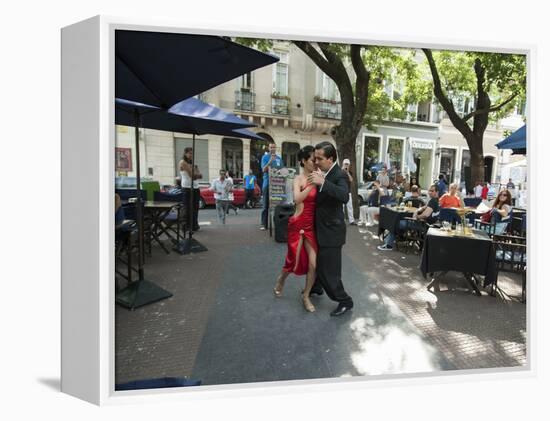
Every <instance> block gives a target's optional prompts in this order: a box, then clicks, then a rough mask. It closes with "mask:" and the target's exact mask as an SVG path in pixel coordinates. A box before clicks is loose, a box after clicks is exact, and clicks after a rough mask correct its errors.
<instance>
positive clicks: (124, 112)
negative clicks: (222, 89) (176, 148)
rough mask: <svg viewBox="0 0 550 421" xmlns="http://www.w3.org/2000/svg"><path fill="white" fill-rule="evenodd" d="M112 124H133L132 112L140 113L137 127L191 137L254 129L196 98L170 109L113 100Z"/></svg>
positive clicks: (241, 120)
mask: <svg viewBox="0 0 550 421" xmlns="http://www.w3.org/2000/svg"><path fill="white" fill-rule="evenodd" d="M115 104H116V107H115V108H116V109H115V123H116V124H120V125H123V126H133V125H134V124H135V115H134V113H135V111H136V110H138V112H139V119H140V127H145V128H147V129H156V130H165V131H169V132H179V133H191V134H197V135H201V134H206V133H210V134H220V135H227V134H229V133H230V132H231V131H232V130H237V129H242V128H246V127H253V126H254V124H252V123H250V122H249V121H248V120H244V119H242V118H239V117H237V116H236V115H234V114H231V113H228V112H225V111H223V110H221V109H220V108H217V107H214V106H213V105H210V104H207V103H206V102H203V101H201V100H199V99H196V98H188V99H186V100H184V101H181V102H179V103H177V104H175V105H174V106H172V107H170V108H169V109H168V110H167V111H165V110H164V109H162V108H160V107H156V106H153V105H149V104H142V103H139V102H135V101H129V100H126V99H121V98H116V100H115Z"/></svg>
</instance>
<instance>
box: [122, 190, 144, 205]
mask: <svg viewBox="0 0 550 421" xmlns="http://www.w3.org/2000/svg"><path fill="white" fill-rule="evenodd" d="M115 193H116V194H118V195H119V196H120V200H122V201H123V202H124V201H127V200H128V199H133V198H136V197H137V190H136V189H115ZM141 200H143V201H146V200H147V192H146V191H145V190H141Z"/></svg>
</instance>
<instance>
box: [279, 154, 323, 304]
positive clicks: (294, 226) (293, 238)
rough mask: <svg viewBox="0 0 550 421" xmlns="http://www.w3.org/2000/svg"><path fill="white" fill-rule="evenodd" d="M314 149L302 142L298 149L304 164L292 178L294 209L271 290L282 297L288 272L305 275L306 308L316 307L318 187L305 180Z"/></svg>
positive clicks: (304, 300) (304, 296)
mask: <svg viewBox="0 0 550 421" xmlns="http://www.w3.org/2000/svg"><path fill="white" fill-rule="evenodd" d="M314 153H315V149H314V148H313V146H309V145H308V146H305V147H303V148H302V149H300V152H299V153H298V159H299V161H300V166H301V167H302V168H303V171H302V174H300V175H298V176H297V177H296V178H295V179H294V203H295V204H296V211H295V212H294V215H293V216H292V217H291V218H290V219H289V220H288V250H287V254H286V259H285V264H284V266H283V269H282V270H281V273H280V275H279V277H278V278H277V283H276V284H275V288H273V293H274V294H275V296H276V297H281V296H282V293H283V287H284V284H285V280H286V278H287V277H288V275H290V274H291V273H294V274H295V275H298V276H301V275H306V286H305V288H304V290H303V291H302V302H303V304H304V307H305V309H306V310H307V311H309V312H313V311H315V307H314V306H313V304H312V303H311V300H310V299H309V293H310V292H311V288H312V287H313V284H314V283H315V263H316V260H317V238H316V236H315V197H316V196H317V187H316V186H315V185H314V184H308V181H307V177H308V175H309V174H311V173H312V172H313V171H314V170H315V160H314Z"/></svg>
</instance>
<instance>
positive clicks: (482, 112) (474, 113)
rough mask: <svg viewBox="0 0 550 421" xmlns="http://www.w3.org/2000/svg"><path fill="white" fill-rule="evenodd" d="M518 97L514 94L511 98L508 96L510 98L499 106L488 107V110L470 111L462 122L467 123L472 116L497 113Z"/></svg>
mask: <svg viewBox="0 0 550 421" xmlns="http://www.w3.org/2000/svg"><path fill="white" fill-rule="evenodd" d="M517 96H518V93H517V92H516V93H515V94H513V95H512V96H510V98H508V99H507V100H506V101H504V102H501V103H500V104H498V105H495V106H494V107H490V108H483V109H480V110H474V111H472V112H471V113H469V114H466V115H465V116H464V118H463V119H462V120H464V122H466V121H468V120H469V119H471V118H472V117H473V116H475V115H478V114H489V113H493V112H495V111H498V110H500V109H501V108H502V107H504V106H505V105H506V104H508V103H509V102H510V101H512V100H513V99H514V98H515V97H517Z"/></svg>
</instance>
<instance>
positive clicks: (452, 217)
mask: <svg viewBox="0 0 550 421" xmlns="http://www.w3.org/2000/svg"><path fill="white" fill-rule="evenodd" d="M439 220H440V221H441V222H444V221H445V222H450V223H451V224H460V223H461V221H460V217H459V216H458V214H457V213H456V211H455V210H454V209H450V208H441V209H440V210H439Z"/></svg>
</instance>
